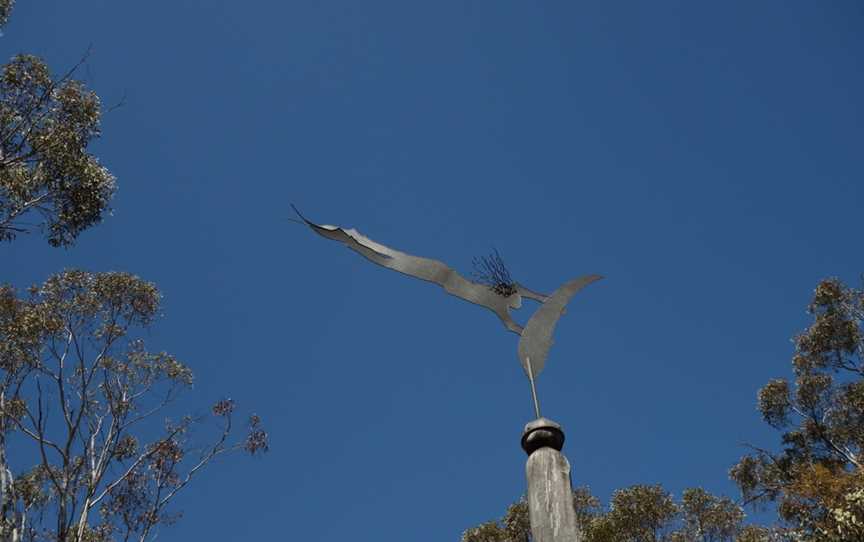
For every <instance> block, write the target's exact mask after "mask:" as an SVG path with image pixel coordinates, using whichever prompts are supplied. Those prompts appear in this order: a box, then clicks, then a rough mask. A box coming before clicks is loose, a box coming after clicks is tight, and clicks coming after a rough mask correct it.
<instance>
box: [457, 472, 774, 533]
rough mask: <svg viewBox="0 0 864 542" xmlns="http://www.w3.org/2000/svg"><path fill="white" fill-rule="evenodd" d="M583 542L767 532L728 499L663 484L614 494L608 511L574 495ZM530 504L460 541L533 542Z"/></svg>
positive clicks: (580, 491)
mask: <svg viewBox="0 0 864 542" xmlns="http://www.w3.org/2000/svg"><path fill="white" fill-rule="evenodd" d="M573 501H574V507H575V509H576V517H577V521H578V522H579V526H580V529H581V531H582V534H583V537H584V538H583V540H584V542H725V541H733V540H739V541H742V542H757V541H758V542H767V541H768V540H770V539H771V538H770V537H771V533H770V531H769V530H767V529H763V528H760V527H755V526H744V525H743V524H742V522H743V520H744V512H743V510H741V508H740V507H739V506H738V505H737V504H735V503H734V502H732V501H731V500H730V499H728V498H726V497H715V496H714V495H711V494H710V493H708V492H706V491H705V490H703V489H701V488H692V489H687V490H685V491H684V492H683V494H682V496H681V500H680V501H679V502H677V503H676V502H675V500H674V499H673V497H672V495H670V494H669V493H668V492H666V491H665V490H664V489H663V488H662V487H661V486H659V485H635V486H631V487H628V488H625V489H620V490H618V491H615V493H614V494H613V495H612V498H611V501H610V503H609V507H608V508H607V509H604V508H603V507H601V505H600V501H599V500H598V499H597V498H596V497H594V496H593V495H591V492H590V491H589V490H588V488H585V487H580V488H577V489H575V490H574V491H573ZM530 540H531V528H530V525H529V523H528V505H527V503H526V502H525V501H524V500H522V501H520V502H518V503H516V504H514V505H513V506H511V507H510V508H509V509H508V510H507V513H506V514H505V515H504V517H503V518H501V519H500V520H497V521H490V522H487V523H483V524H481V525H479V526H477V527H474V528H472V529H469V530H467V531H465V533H464V534H463V535H462V542H529V541H530Z"/></svg>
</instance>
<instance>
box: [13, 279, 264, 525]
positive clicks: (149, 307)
mask: <svg viewBox="0 0 864 542" xmlns="http://www.w3.org/2000/svg"><path fill="white" fill-rule="evenodd" d="M159 300H160V296H159V292H158V290H157V289H156V287H155V286H154V285H153V284H150V283H147V282H145V281H143V280H141V279H139V278H138V277H135V276H133V275H129V274H126V273H95V274H94V273H86V272H83V271H66V272H64V273H60V274H58V275H55V276H53V277H51V278H49V279H48V280H47V281H46V282H45V283H44V284H42V285H41V286H40V287H34V288H32V289H31V290H30V292H29V294H27V295H25V296H19V295H18V293H17V292H16V291H15V290H14V289H12V288H10V287H8V286H6V287H2V288H0V371H2V380H0V430H2V437H0V438H2V441H3V444H4V446H3V447H2V449H3V450H7V449H15V450H16V451H17V457H18V459H19V461H20V460H22V459H23V458H35V461H33V462H32V464H30V465H28V466H26V467H25V468H24V469H23V471H22V473H21V474H19V475H18V476H16V477H14V478H12V476H11V473H4V474H5V476H6V482H7V483H6V484H5V485H4V486H3V487H2V488H0V489H2V493H3V502H2V506H3V517H2V521H3V524H2V526H0V529H2V531H3V534H5V535H6V536H7V537H10V535H12V534H14V539H16V540H32V541H36V540H62V541H67V540H75V541H84V540H88V541H103V540H104V541H107V540H115V539H122V540H128V539H137V540H142V541H143V540H147V539H148V537H149V536H150V535H151V534H152V533H153V531H154V529H155V528H156V527H157V526H158V525H160V524H164V523H170V522H172V521H173V520H174V519H176V518H177V517H178V516H177V515H176V514H174V513H171V512H170V511H169V505H170V504H171V502H172V500H173V498H174V497H175V495H176V494H177V493H178V492H179V491H180V490H182V489H183V488H184V487H185V486H186V485H187V484H188V483H189V482H190V480H191V479H192V478H193V477H194V476H195V475H196V474H197V473H198V472H199V471H200V470H201V469H202V468H203V467H205V466H206V465H207V464H208V463H210V462H211V461H212V460H213V459H214V458H216V457H217V456H219V455H222V454H224V453H227V452H231V451H237V450H245V451H246V452H248V453H252V454H255V453H258V452H261V451H264V450H266V449H267V441H266V433H264V431H263V429H262V428H261V425H260V424H261V422H260V420H259V419H258V418H257V417H255V416H253V417H251V418H250V419H249V422H248V427H247V431H246V434H245V436H243V437H240V438H239V439H238V437H234V433H235V431H234V430H233V429H234V428H233V425H234V404H233V402H231V401H230V400H222V401H220V402H218V403H217V404H216V405H215V406H214V407H213V408H212V409H211V412H210V413H209V414H207V415H199V416H183V417H179V418H174V419H171V418H165V419H164V420H160V418H161V417H164V416H166V414H167V412H166V410H165V409H166V407H168V406H169V405H170V404H171V403H172V402H173V401H174V400H175V399H176V398H177V396H178V395H179V394H180V393H181V392H183V391H184V390H186V389H188V388H189V387H190V386H191V384H192V379H193V377H192V371H191V370H190V369H189V368H188V367H187V366H186V365H185V364H184V363H182V362H181V361H180V360H178V359H177V358H175V357H174V356H172V355H170V354H168V353H165V352H154V351H151V350H149V349H148V348H147V347H146V344H145V341H144V335H145V334H144V333H143V332H144V331H145V330H146V329H147V327H148V326H149V325H150V324H151V323H152V322H153V321H154V319H155V318H156V317H157V315H158V314H159ZM209 422H216V425H217V428H216V431H215V436H214V437H213V439H212V441H211V442H209V443H208V444H205V445H201V444H200V443H195V442H193V441H192V439H191V438H190V432H191V430H192V429H193V427H196V426H199V425H202V424H209ZM232 439H234V440H232ZM4 463H5V461H4ZM12 480H14V482H13V481H12ZM10 482H11V483H10Z"/></svg>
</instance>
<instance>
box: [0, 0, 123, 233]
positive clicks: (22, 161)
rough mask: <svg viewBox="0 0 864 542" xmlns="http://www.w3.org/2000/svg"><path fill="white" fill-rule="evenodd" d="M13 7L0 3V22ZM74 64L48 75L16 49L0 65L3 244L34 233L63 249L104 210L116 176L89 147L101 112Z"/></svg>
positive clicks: (7, 0)
mask: <svg viewBox="0 0 864 542" xmlns="http://www.w3.org/2000/svg"><path fill="white" fill-rule="evenodd" d="M11 8H12V2H11V1H10V0H4V1H0V27H2V26H3V25H5V23H6V21H7V20H8V17H9V12H10V10H11ZM85 59H86V55H85ZM83 61H84V60H83V59H82V62H83ZM79 66H80V63H79V64H78V65H76V66H75V67H73V68H72V69H70V70H69V71H67V72H66V73H65V74H64V75H62V76H60V77H53V76H52V75H51V73H50V70H49V69H48V66H47V65H46V64H45V62H43V61H42V60H41V59H40V58H38V57H36V56H33V55H26V54H19V55H16V56H15V57H14V58H12V60H11V61H10V62H9V63H8V64H6V65H5V66H3V67H2V69H0V241H10V240H12V239H14V238H15V237H16V235H18V234H21V233H30V232H33V231H39V232H41V233H42V234H43V235H44V236H45V237H46V238H47V240H48V242H49V243H50V244H51V245H53V246H68V245H70V244H72V243H73V242H74V241H75V239H76V238H77V237H78V235H79V234H80V233H81V232H82V231H83V230H85V229H86V228H88V227H90V226H92V225H94V224H96V223H98V222H99V221H100V220H101V219H102V217H103V215H104V214H105V213H106V212H107V210H108V205H109V203H110V200H111V197H112V195H113V194H114V190H115V180H114V176H113V175H111V173H110V172H109V171H108V170H107V169H106V168H105V167H103V166H102V165H101V164H100V163H99V160H98V159H97V158H96V157H95V156H94V155H93V154H91V153H90V152H88V146H89V145H90V143H91V142H92V141H93V140H94V139H95V138H97V137H99V135H100V131H99V122H100V118H101V111H102V109H101V106H100V102H99V97H98V96H97V95H96V93H95V92H93V91H92V90H89V89H88V88H87V87H86V86H85V85H84V84H83V83H81V82H80V81H77V80H75V79H74V78H73V75H74V74H75V71H76V69H77V68H78V67H79Z"/></svg>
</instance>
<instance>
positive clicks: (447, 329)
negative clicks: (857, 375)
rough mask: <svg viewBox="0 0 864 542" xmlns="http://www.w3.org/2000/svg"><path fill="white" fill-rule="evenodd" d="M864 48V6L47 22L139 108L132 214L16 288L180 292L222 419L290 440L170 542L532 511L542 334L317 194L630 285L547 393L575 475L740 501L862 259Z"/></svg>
mask: <svg viewBox="0 0 864 542" xmlns="http://www.w3.org/2000/svg"><path fill="white" fill-rule="evenodd" d="M862 27H864V8H862V4H861V3H860V2H855V1H845V2H844V1H839V2H790V1H764V2H751V1H739V2H722V3H718V2H699V3H696V2H685V1H680V2H650V3H648V2H593V3H582V2H578V3H577V2H563V1H548V2H517V1H502V2H450V1H436V2H404V1H388V2H384V1H368V2H353V1H341V2H340V1H332V2H263V1H247V2H227V1H222V0H208V1H206V2H205V1H191V0H173V1H171V2H131V3H130V2H116V1H109V0H102V1H96V0H79V1H76V2H68V1H60V0H44V1H39V2H36V1H26V0H19V2H18V5H17V7H16V9H15V11H14V13H13V17H12V19H11V21H10V24H9V26H8V27H7V28H6V29H5V36H4V37H3V38H2V39H0V50H2V52H3V55H5V57H7V58H8V57H11V56H12V55H13V54H14V53H16V52H19V51H27V52H32V53H36V54H39V55H42V56H44V57H45V58H46V59H47V60H48V61H49V62H50V64H51V66H52V67H53V69H54V70H55V71H56V72H61V71H64V70H65V69H67V68H69V67H70V66H72V65H73V64H74V63H75V62H76V61H77V60H78V59H79V57H80V56H81V54H82V53H83V52H84V51H85V50H86V48H87V46H88V44H92V45H93V54H92V57H91V59H90V61H89V62H88V64H87V66H86V67H85V68H84V69H83V71H82V73H81V76H82V77H84V78H85V79H86V80H87V82H88V84H89V85H91V86H92V87H93V88H94V89H95V90H96V91H97V92H98V93H99V94H100V95H101V96H102V98H103V100H104V102H105V103H106V105H111V104H113V103H115V102H117V101H119V100H121V98H122V97H123V96H124V95H125V96H126V99H125V105H124V106H123V107H122V108H120V109H117V110H115V111H114V112H112V113H110V114H109V115H107V117H106V118H105V121H104V137H103V139H102V140H101V141H100V142H99V143H98V144H97V145H96V146H95V147H94V150H95V152H97V153H98V155H99V156H100V157H101V159H102V161H103V162H104V163H105V164H106V165H107V166H108V167H109V168H110V169H111V170H112V171H113V172H114V173H115V174H116V175H117V178H118V183H119V191H118V193H117V197H116V199H115V201H114V204H113V207H114V214H113V216H112V217H110V218H108V219H107V220H106V221H105V222H104V223H103V224H102V225H100V226H99V227H97V228H95V229H92V230H90V231H88V232H86V233H85V234H84V235H83V236H82V237H81V239H80V242H79V243H78V245H77V246H76V247H74V248H73V249H71V250H55V249H51V248H49V247H48V245H47V244H46V243H44V242H43V241H42V240H41V239H39V238H31V239H24V240H22V241H19V242H16V243H15V244H13V245H5V246H2V247H0V258H2V259H0V263H2V274H3V276H2V277H0V280H2V281H9V282H12V283H14V284H16V285H19V286H26V285H29V284H31V283H33V282H38V281H41V280H43V279H44V278H45V277H47V276H48V275H49V274H51V273H54V272H57V271H59V270H61V269H63V268H65V267H73V266H77V267H83V268H86V269H89V270H92V271H108V270H122V271H130V272H134V273H136V274H138V275H140V276H141V277H143V278H145V279H147V280H150V281H154V282H155V283H157V284H158V285H159V287H160V288H161V290H162V292H163V294H164V312H165V317H164V318H163V319H162V320H161V321H160V322H159V323H158V325H157V326H156V327H155V328H154V330H153V332H152V338H151V344H153V345H154V346H156V347H158V348H162V349H165V350H169V351H172V352H174V353H176V354H178V355H179V356H181V357H182V359H184V360H186V362H187V363H189V364H190V365H191V366H192V367H193V368H194V369H195V371H196V373H197V383H196V387H195V389H194V391H193V392H192V396H191V398H192V400H193V402H197V403H198V404H201V405H205V404H209V403H211V402H213V401H215V400H217V399H219V398H221V397H222V396H225V395H227V396H230V397H232V398H233V399H235V400H236V401H237V403H238V404H239V407H240V408H241V409H252V410H255V411H256V412H258V413H259V414H261V415H262V417H263V418H264V420H265V422H266V424H267V427H268V429H269V430H270V432H271V435H272V449H271V452H270V453H269V454H268V455H267V456H265V457H264V458H263V459H260V460H259V459H256V460H246V461H244V460H243V459H242V458H237V459H235V460H233V461H231V462H229V461H225V462H223V463H222V464H220V465H217V468H214V469H212V470H211V471H210V472H208V473H206V474H205V475H204V476H203V477H202V478H201V479H200V481H199V482H198V483H197V484H193V485H192V486H190V487H189V490H188V491H187V493H186V495H185V497H184V498H183V500H182V503H181V508H182V509H183V510H184V511H185V517H184V519H183V520H182V522H181V523H180V524H179V525H177V526H176V527H173V528H169V529H164V530H163V532H162V534H161V536H160V539H161V540H191V539H197V540H225V541H241V540H303V541H305V542H318V541H322V542H324V541H334V542H335V541H342V540H376V541H394V542H395V541H404V540H412V541H418V542H425V541H429V542H432V541H434V542H440V541H444V540H457V539H458V538H459V536H460V533H461V532H462V530H464V529H465V528H467V527H469V526H471V525H473V524H476V523H478V522H480V521H483V520H486V519H489V518H492V517H495V516H498V515H499V514H500V513H502V512H503V511H504V509H505V507H506V506H507V504H508V503H510V502H512V501H513V500H515V499H517V498H518V497H519V495H520V494H521V493H522V492H523V491H524V484H525V482H524V471H523V468H524V460H525V458H524V454H523V452H522V451H521V450H520V448H519V437H520V434H521V430H522V427H523V424H524V423H525V422H527V421H529V420H530V418H531V415H532V411H531V404H530V395H529V391H528V384H527V381H526V379H525V377H524V376H523V374H522V371H521V368H520V367H519V364H518V361H517V358H516V343H517V341H516V337H515V336H514V335H512V334H509V333H506V332H505V331H504V330H503V328H502V327H501V325H500V324H499V322H498V321H497V320H496V319H495V317H494V316H492V315H491V314H490V313H488V312H486V311H485V310H483V309H481V308H478V307H475V306H471V305H468V304H466V303H464V302H462V301H460V300H457V299H455V298H452V297H449V296H446V295H443V294H442V292H441V291H440V290H439V289H438V288H436V287H434V286H432V285H429V284H426V283H422V282H419V281H415V280H412V279H409V278H406V277H402V276H400V275H398V274H394V273H392V272H390V271H387V270H384V269H381V268H377V267H375V266H373V265H371V264H369V263H368V262H367V261H365V260H363V259H362V258H361V257H359V256H358V255H356V254H354V253H352V252H350V251H348V250H347V249H345V248H344V247H341V246H339V245H338V244H336V243H332V242H328V241H326V240H324V239H322V238H319V237H316V236H314V235H313V234H312V233H311V232H310V231H308V230H305V229H303V228H301V227H300V226H297V225H296V224H292V223H291V222H289V221H288V220H287V219H286V217H288V216H290V215H291V213H290V210H289V207H288V203H289V202H294V203H296V204H297V205H298V206H299V207H300V208H301V209H302V210H303V211H304V212H305V213H306V214H308V216H309V217H310V218H312V219H315V220H318V221H321V222H325V223H332V224H341V225H344V226H350V227H356V228H358V229H359V230H360V231H362V232H363V233H365V234H367V235H369V236H370V237H372V238H373V239H376V240H378V241H380V242H383V243H386V244H389V245H390V246H393V247H396V248H399V249H403V250H406V251H410V252H413V253H415V254H418V255H423V256H429V257H435V258H438V259H441V260H444V261H446V262H448V263H449V264H451V265H453V266H454V267H456V268H458V269H460V270H462V271H463V272H467V271H470V268H471V259H472V257H473V256H476V255H481V254H484V253H486V252H488V251H489V250H490V249H491V247H493V246H494V247H497V248H498V249H499V250H500V251H501V252H502V254H503V255H504V257H505V258H506V260H507V262H508V264H509V266H510V267H511V271H512V272H513V275H514V277H515V278H516V279H517V280H519V281H521V282H523V283H524V284H526V285H528V286H529V287H531V288H533V289H536V290H541V291H544V290H545V291H551V290H553V289H555V288H556V287H557V286H558V285H560V284H561V283H563V282H564V281H565V280H567V279H570V278H572V277H575V276H578V275H582V274H587V273H601V274H603V275H605V276H606V277H607V278H606V279H605V280H604V281H602V282H600V283H598V284H595V285H592V286H590V287H589V288H588V289H587V290H585V291H584V293H581V294H579V295H578V296H577V297H575V298H574V300H573V302H572V303H571V306H570V310H569V311H568V314H567V315H566V316H565V317H564V318H563V319H562V320H561V322H560V324H559V326H558V330H557V334H556V344H555V346H554V347H553V349H552V352H551V354H550V357H549V361H548V363H547V366H546V370H545V372H544V373H543V374H542V375H541V377H540V379H539V383H538V385H539V390H540V395H541V401H542V406H543V408H544V413H545V414H547V415H548V416H549V417H551V418H553V419H555V420H557V421H559V422H560V423H561V424H562V425H563V426H564V428H565V430H566V432H567V436H568V441H567V444H566V445H565V451H566V453H567V455H568V457H569V459H570V461H571V464H572V466H573V479H574V483H576V484H587V485H589V486H590V487H591V489H592V490H593V491H594V492H595V493H596V494H597V495H598V496H600V497H601V498H603V499H604V500H606V499H607V498H608V496H609V495H610V493H611V492H612V491H613V490H614V489H615V488H619V487H624V486H627V485H630V484H636V483H657V482H659V483H662V484H664V485H665V487H666V488H667V489H669V490H670V491H672V492H673V493H675V494H676V495H678V494H680V492H681V490H682V489H683V488H685V487H688V486H692V485H702V486H704V487H705V488H707V489H708V490H710V491H713V492H717V493H726V494H729V495H733V496H737V494H736V493H735V490H734V487H733V486H732V485H731V483H730V482H729V481H728V480H727V477H726V472H727V469H728V468H729V467H730V466H731V465H732V464H733V463H734V462H735V461H736V460H737V458H738V457H739V456H740V455H741V454H742V453H743V452H744V451H745V450H744V448H743V447H742V443H743V442H753V443H755V444H760V445H765V446H769V445H773V444H775V443H776V442H777V437H776V435H775V434H774V433H773V432H771V431H770V430H768V429H767V428H766V426H765V425H764V424H763V423H762V422H761V420H760V419H759V417H758V414H757V412H756V410H755V397H756V391H757V389H758V388H759V387H760V386H761V385H763V384H764V383H765V382H766V381H767V380H768V379H769V378H772V377H779V376H787V375H789V373H790V371H789V358H790V354H791V352H792V345H791V343H790V340H789V339H790V337H791V336H792V335H793V334H795V333H796V332H798V331H799V330H801V329H802V328H803V327H804V326H805V325H806V324H807V317H806V315H805V313H804V308H805V306H806V304H807V302H808V300H809V296H810V293H811V292H812V289H813V287H814V286H815V284H816V282H817V281H818V280H819V279H821V278H823V277H826V276H839V277H840V278H842V279H844V280H846V281H849V282H854V281H855V280H856V278H857V276H858V274H859V273H861V272H862V271H864V257H862V252H861V234H862V222H861V209H862V202H864V182H862V173H864V152H862V142H864V115H862V113H864V110H862V96H864V65H862V58H864V47H862V46H864V31H862ZM533 307H534V305H533V304H529V305H528V306H527V307H526V309H523V310H522V311H519V312H518V313H517V318H518V319H520V320H521V321H523V322H524V321H525V320H526V319H527V315H528V314H530V311H531V310H533Z"/></svg>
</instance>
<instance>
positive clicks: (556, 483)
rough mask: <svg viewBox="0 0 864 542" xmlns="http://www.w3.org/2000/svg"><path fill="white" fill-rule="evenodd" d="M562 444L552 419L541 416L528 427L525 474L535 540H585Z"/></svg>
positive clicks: (525, 448)
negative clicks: (578, 520)
mask: <svg viewBox="0 0 864 542" xmlns="http://www.w3.org/2000/svg"><path fill="white" fill-rule="evenodd" d="M563 447H564V432H563V431H562V430H561V426H560V425H558V424H557V423H555V422H553V421H552V420H548V419H546V418H538V419H536V420H534V421H532V422H530V423H528V424H527V425H526V426H525V431H524V432H523V433H522V449H523V450H525V453H527V454H528V462H527V463H526V464H525V474H526V475H527V477H528V517H529V519H530V521H531V536H532V539H533V542H581V541H582V534H581V533H580V531H579V526H578V525H577V523H576V509H575V508H574V507H573V489H572V485H571V482H570V463H568V462H567V458H566V457H564V455H563V454H562V453H561V448H563Z"/></svg>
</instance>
